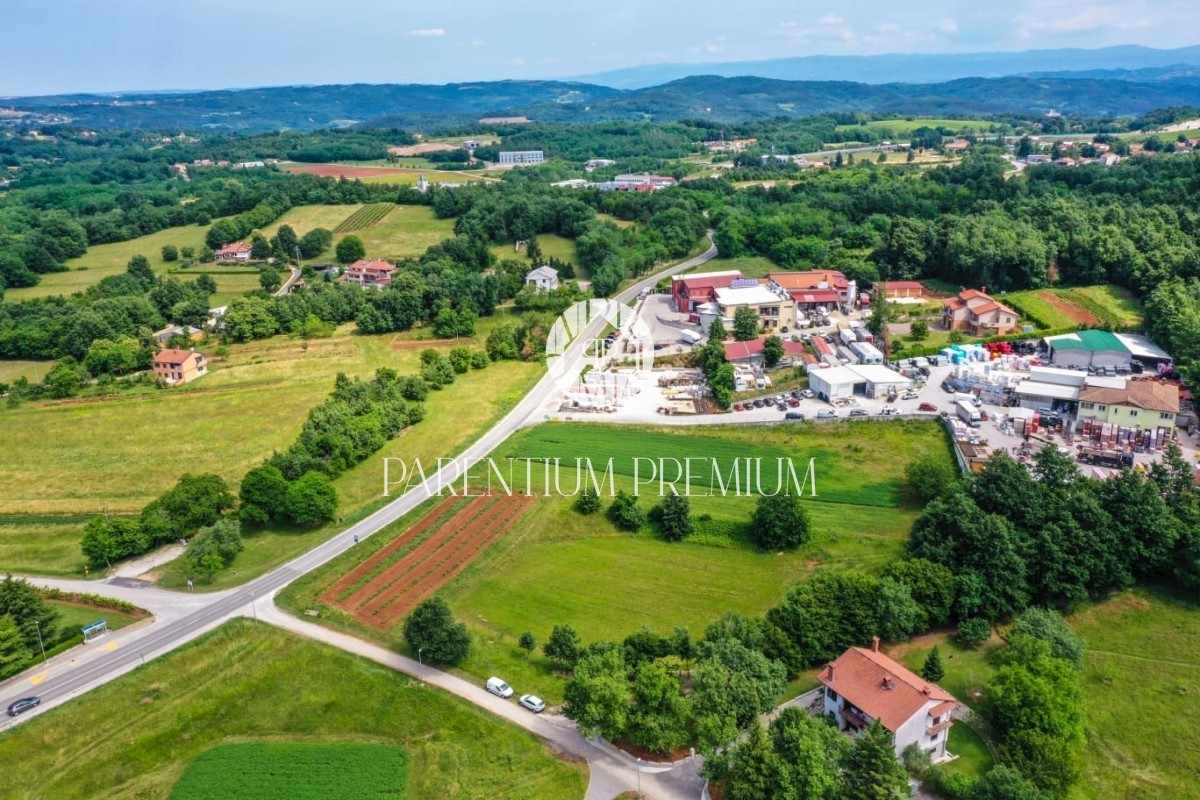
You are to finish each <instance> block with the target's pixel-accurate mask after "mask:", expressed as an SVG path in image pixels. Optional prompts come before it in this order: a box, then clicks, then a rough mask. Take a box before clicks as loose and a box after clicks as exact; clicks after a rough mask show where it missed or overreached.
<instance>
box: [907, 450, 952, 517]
mask: <svg viewBox="0 0 1200 800" xmlns="http://www.w3.org/2000/svg"><path fill="white" fill-rule="evenodd" d="M904 480H905V482H906V483H907V484H908V490H909V491H910V492H912V494H913V496H914V497H915V498H916V499H917V501H918V502H919V503H920V504H921V505H922V506H924V505H926V504H927V503H929V502H930V501H931V500H933V499H935V498H937V497H941V496H942V495H944V494H946V493H947V492H949V491H950V489H951V488H952V487H954V485H955V484H956V483H957V482H958V472H957V471H956V470H955V468H954V465H953V462H951V461H950V460H949V459H948V458H946V456H945V455H928V456H925V457H924V458H919V459H917V460H915V461H910V462H908V465H907V466H905V468H904Z"/></svg>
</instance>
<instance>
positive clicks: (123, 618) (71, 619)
mask: <svg viewBox="0 0 1200 800" xmlns="http://www.w3.org/2000/svg"><path fill="white" fill-rule="evenodd" d="M50 605H52V606H53V607H54V610H55V611H57V612H58V614H59V617H58V629H59V631H61V632H67V631H70V633H71V634H77V633H79V632H80V631H79V629H80V628H82V627H83V626H84V625H91V624H92V623H93V622H100V621H102V620H103V621H104V622H105V623H106V624H107V625H108V629H109V630H110V631H115V630H118V629H120V628H124V627H125V626H126V625H130V624H132V623H133V622H134V621H135V620H134V618H133V617H131V616H129V615H128V614H121V613H118V612H116V611H110V610H108V609H107V608H93V607H92V606H77V605H74V604H73V603H60V602H55V601H53V600H52V601H50Z"/></svg>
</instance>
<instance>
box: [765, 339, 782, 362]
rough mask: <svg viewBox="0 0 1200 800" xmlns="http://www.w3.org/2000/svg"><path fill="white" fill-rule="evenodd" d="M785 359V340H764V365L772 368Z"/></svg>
mask: <svg viewBox="0 0 1200 800" xmlns="http://www.w3.org/2000/svg"><path fill="white" fill-rule="evenodd" d="M782 359H783V339H780V338H779V337H778V336H768V337H767V338H766V339H763V365H764V366H766V367H768V368H770V367H774V366H776V365H777V364H778V363H779V362H780V360H782Z"/></svg>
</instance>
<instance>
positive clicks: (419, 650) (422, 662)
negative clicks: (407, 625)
mask: <svg viewBox="0 0 1200 800" xmlns="http://www.w3.org/2000/svg"><path fill="white" fill-rule="evenodd" d="M424 650H425V648H424V647H418V648H417V663H418V664H420V665H421V669H420V678H421V680H425V659H424V657H423V656H422V655H421V653H422V652H424Z"/></svg>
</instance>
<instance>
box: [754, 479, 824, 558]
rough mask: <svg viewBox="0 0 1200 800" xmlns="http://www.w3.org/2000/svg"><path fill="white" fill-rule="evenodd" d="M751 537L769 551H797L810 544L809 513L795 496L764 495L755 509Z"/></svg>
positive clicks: (780, 494) (782, 494)
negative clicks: (798, 548) (807, 543)
mask: <svg viewBox="0 0 1200 800" xmlns="http://www.w3.org/2000/svg"><path fill="white" fill-rule="evenodd" d="M750 538H751V540H753V542H754V544H756V545H757V546H758V547H759V548H761V549H763V550H768V551H778V550H795V549H796V548H797V547H800V546H801V545H803V544H805V543H806V542H808V540H809V538H810V534H809V529H808V514H807V513H806V512H805V511H804V508H803V507H802V506H801V505H800V500H799V498H797V497H796V496H795V495H791V494H784V493H783V491H782V490H780V493H779V494H775V495H762V496H760V497H759V498H758V505H757V507H756V508H755V509H754V522H753V525H752V526H751V528H750Z"/></svg>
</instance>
